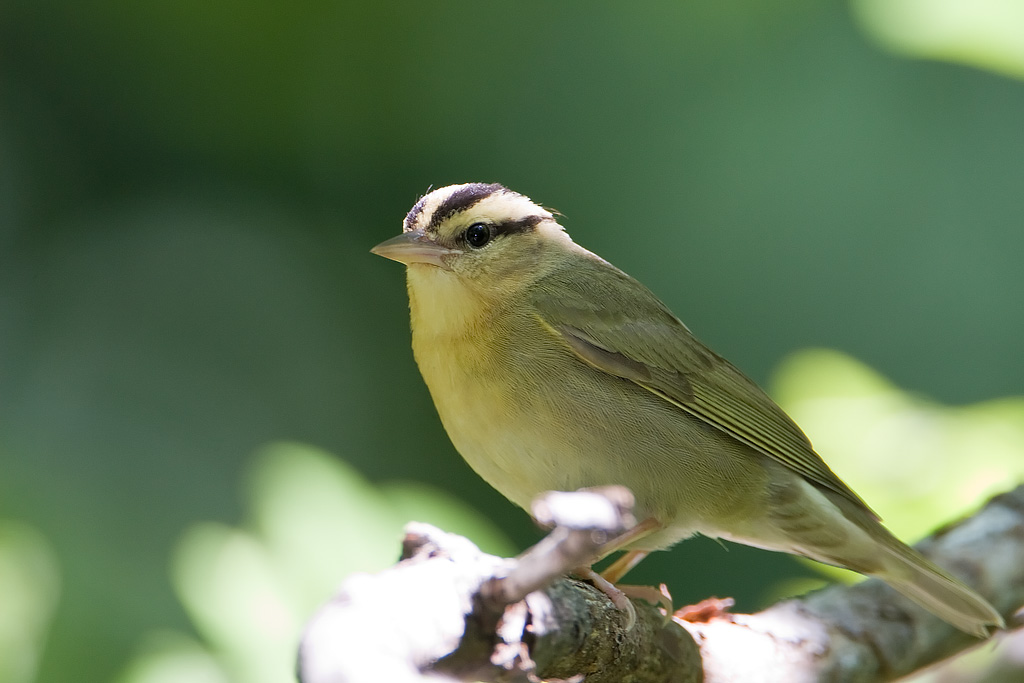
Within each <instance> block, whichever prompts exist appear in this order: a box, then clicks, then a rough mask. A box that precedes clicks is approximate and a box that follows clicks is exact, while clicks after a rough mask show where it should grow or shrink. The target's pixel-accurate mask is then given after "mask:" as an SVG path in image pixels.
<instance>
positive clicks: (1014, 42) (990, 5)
mask: <svg viewBox="0 0 1024 683" xmlns="http://www.w3.org/2000/svg"><path fill="white" fill-rule="evenodd" d="M853 8H854V10H855V12H854V13H855V14H856V15H857V17H858V18H859V19H860V21H861V23H862V24H863V25H864V28H865V29H866V30H867V32H868V33H869V34H870V35H872V36H873V37H874V38H875V39H876V40H878V41H879V42H880V43H882V44H883V45H885V46H887V47H888V48H890V49H891V50H893V51H895V52H900V53H903V54H906V55H909V56H912V57H924V58H928V59H938V60H942V61H947V62H958V63H961V64H967V65H970V66H975V67H979V68H982V69H989V70H991V71H995V72H997V73H1001V74H1004V75H1006V76H1014V77H1016V78H1024V3H1022V2H1020V0H854V3H853Z"/></svg>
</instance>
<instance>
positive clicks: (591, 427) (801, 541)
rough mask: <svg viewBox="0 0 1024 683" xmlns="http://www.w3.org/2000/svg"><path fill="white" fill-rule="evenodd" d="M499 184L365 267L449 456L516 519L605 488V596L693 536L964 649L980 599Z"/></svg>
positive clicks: (982, 632)
mask: <svg viewBox="0 0 1024 683" xmlns="http://www.w3.org/2000/svg"><path fill="white" fill-rule="evenodd" d="M556 215H558V214H556V213H555V212H553V211H551V210H548V209H546V208H543V207H542V206H541V205H539V204H537V203H535V202H534V201H533V200H531V199H530V198H529V197H527V196H525V195H523V194H520V193H518V192H515V191H513V190H510V189H508V188H506V187H505V186H503V185H501V184H498V183H465V184H457V185H449V186H447V187H442V188H439V189H436V190H433V191H429V192H428V193H427V194H425V195H424V196H422V197H421V198H420V199H419V200H418V201H417V202H416V203H415V205H414V206H413V207H412V209H411V210H410V211H409V212H408V214H407V215H406V216H405V220H404V222H403V230H402V233H401V234H399V235H398V236H397V237H393V238H391V239H389V240H386V241H384V242H382V243H380V244H378V245H377V246H375V247H374V248H373V249H372V250H371V251H372V252H373V253H374V254H377V255H379V256H383V257H385V258H388V259H391V260H394V261H398V262H400V263H402V264H404V265H405V266H406V285H407V292H408V297H409V309H410V327H411V335H412V350H413V355H414V357H415V359H416V363H417V365H418V366H419V370H420V373H421V374H422V376H423V380H424V381H425V383H426V385H427V388H428V390H429V392H430V396H431V398H432V400H433V402H434V405H435V407H436V409H437V413H438V415H439V417H440V419H441V422H442V424H443V425H444V428H445V430H446V432H447V433H448V436H449V438H450V439H451V441H452V443H453V445H454V446H455V448H456V450H458V452H459V453H460V454H461V455H462V457H463V458H464V459H465V460H466V462H467V463H468V464H469V465H470V466H471V467H472V468H473V470H475V471H476V472H477V473H478V474H479V475H480V476H481V477H482V478H483V479H484V480H486V481H487V482H488V483H489V484H490V485H491V486H493V487H494V488H495V489H497V490H498V491H499V492H500V493H501V494H503V495H504V496H505V497H506V498H508V499H509V500H510V501H512V502H513V503H514V504H516V505H518V506H520V507H522V508H524V509H527V510H528V509H529V504H530V501H531V500H532V499H533V498H534V497H535V496H537V495H538V494H540V493H542V492H545V491H549V490H558V491H573V490H577V489H581V488H588V487H597V486H606V485H622V486H625V487H627V488H629V489H630V490H631V491H632V492H633V495H634V497H635V510H634V512H635V515H636V517H637V519H638V520H641V521H640V523H639V524H638V525H637V526H636V527H635V528H634V529H633V530H632V531H631V532H627V535H626V536H625V537H623V538H622V539H620V540H619V543H618V544H616V545H613V546H611V547H612V548H613V549H615V550H624V551H626V553H625V554H624V555H622V557H621V558H620V559H619V560H618V561H617V562H616V563H614V564H613V565H612V567H610V568H609V569H608V570H607V571H606V572H605V573H604V574H603V576H604V577H605V578H606V579H608V581H609V582H615V581H618V580H619V579H621V578H622V576H623V575H624V573H625V572H626V571H629V569H630V568H632V567H633V566H634V565H635V564H636V563H637V562H639V561H640V560H641V559H643V558H644V557H645V556H646V555H647V554H648V553H650V552H653V551H657V550H663V549H667V548H669V547H670V546H672V545H674V544H676V543H677V542H679V541H681V540H683V539H686V538H688V537H691V536H693V535H695V534H702V535H705V536H709V537H711V538H719V539H725V540H729V541H734V542H738V543H742V544H746V545H750V546H754V547H758V548H764V549H768V550H774V551H781V552H786V553H791V554H795V555H800V556H804V557H807V558H810V559H813V560H816V561H819V562H823V563H826V564H831V565H835V566H839V567H844V568H847V569H851V570H853V571H856V572H859V573H861V574H864V575H868V576H873V577H877V578H879V579H881V580H883V581H885V582H886V583H888V584H889V585H890V586H891V587H892V588H894V589H895V590H897V591H898V592H900V593H902V594H903V595H905V596H906V597H908V598H910V599H911V600H912V601H914V602H916V603H918V604H919V605H921V606H922V607H924V608H925V609H926V610H928V611H930V612H931V613H933V614H934V615H936V616H937V617H939V618H941V619H943V620H944V621H946V622H948V623H949V624H951V625H952V626H954V627H956V628H958V629H960V630H962V631H964V632H966V633H969V634H971V635H974V636H977V637H986V636H987V635H988V634H989V628H990V627H999V628H1001V627H1004V621H1003V618H1002V617H1001V615H1000V614H999V613H998V612H997V611H996V610H995V609H994V608H993V607H992V606H991V605H990V604H989V603H988V602H987V601H986V600H984V599H983V598H982V597H981V596H979V595H978V594H977V593H975V592H974V591H973V590H971V589H970V588H968V587H967V586H966V585H964V584H963V583H962V582H960V581H959V580H958V579H956V578H954V577H953V576H952V575H950V574H949V573H948V572H946V571H945V570H943V569H940V568H939V567H938V566H937V565H935V564H934V563H932V562H931V561H929V560H928V559H926V558H925V557H924V556H922V555H921V554H920V553H919V552H917V551H916V550H914V549H912V548H911V547H909V546H908V545H906V544H904V543H903V542H902V541H900V540H899V539H897V538H896V537H895V536H894V535H893V534H891V533H890V532H889V531H888V530H887V529H886V528H885V527H884V526H883V525H882V524H881V523H880V520H879V517H878V516H877V515H876V514H875V513H874V512H873V511H872V510H871V509H870V508H869V507H868V506H867V504H866V503H865V502H864V501H863V500H862V499H861V498H860V497H859V496H858V495H857V494H856V493H854V491H853V490H852V489H851V488H850V487H848V486H847V485H846V484H845V483H843V481H842V480H841V479H840V478H839V477H838V476H837V475H836V474H835V473H834V472H833V471H832V470H831V469H830V468H829V467H828V465H827V464H826V463H825V462H824V460H823V459H822V458H821V457H820V456H819V455H818V454H817V453H816V452H815V450H814V448H813V447H812V445H811V442H810V440H809V439H808V438H807V436H805V435H804V433H803V431H801V429H800V428H799V427H798V426H797V425H796V423H795V422H794V421H793V420H792V419H791V418H790V417H789V416H788V415H787V414H786V413H785V412H783V410H782V409H781V408H780V407H779V406H778V405H777V404H776V403H775V402H774V401H772V399H771V398H769V397H768V395H767V394H766V393H765V392H764V391H763V390H762V389H761V388H759V387H758V386H757V384H755V383H754V382H753V381H752V380H750V379H748V378H747V377H746V375H744V374H743V373H742V372H741V371H740V370H738V369H737V368H736V367H735V366H733V365H732V364H731V363H729V362H728V361H727V360H725V359H724V358H723V357H721V356H720V355H718V354H717V353H715V352H714V351H712V350H711V349H709V348H708V347H707V346H705V345H704V344H703V343H701V342H700V341H698V340H697V338H696V337H695V336H694V335H693V334H692V333H691V332H690V330H689V329H688V328H687V327H686V325H685V324H683V322H681V321H680V320H679V318H677V317H676V316H675V314H673V313H672V312H671V311H670V310H669V308H668V307H667V306H666V305H665V304H664V303H662V302H661V300H659V299H658V298H657V297H656V296H655V295H654V294H653V293H652V292H651V291H650V290H649V289H647V288H646V287H645V286H644V285H642V284H641V283H640V282H638V281H637V280H635V279H634V278H632V277H630V276H629V275H627V274H626V273H624V272H623V271H621V270H619V269H618V268H616V267H615V266H613V265H612V264H611V263H609V262H608V261H606V260H604V259H603V258H601V257H600V256H598V255H596V254H594V253H592V252H590V251H588V250H586V249H584V248H583V247H581V246H579V245H578V244H576V242H574V241H573V240H572V238H571V237H570V236H569V234H568V233H567V232H566V230H565V229H564V228H563V227H562V225H561V224H560V223H559V222H558V221H559V219H558V218H556Z"/></svg>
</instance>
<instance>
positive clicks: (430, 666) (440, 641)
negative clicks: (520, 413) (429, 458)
mask: <svg viewBox="0 0 1024 683" xmlns="http://www.w3.org/2000/svg"><path fill="white" fill-rule="evenodd" d="M631 505H632V497H631V496H630V495H629V494H628V491H625V490H624V489H622V488H621V487H607V488H605V489H601V490H590V491H580V492H576V493H550V494H546V495H545V496H543V497H541V498H540V499H538V501H537V502H536V503H535V507H534V515H535V517H537V518H538V519H541V520H546V521H547V522H548V523H549V524H550V525H552V526H553V527H554V528H553V530H552V531H551V533H550V534H549V535H548V536H547V537H546V538H545V539H543V540H542V541H541V542H540V543H538V544H537V545H536V546H534V547H533V548H531V549H530V550H528V551H527V552H525V553H524V554H523V555H521V556H520V557H519V558H516V559H502V558H498V557H494V556H492V555H486V554H484V553H481V552H480V551H479V550H478V549H477V548H476V547H475V546H474V545H473V544H472V543H470V542H469V541H468V540H466V539H465V538H462V537H460V536H455V535H452V534H446V533H444V532H442V531H440V530H438V529H436V528H434V527H430V526H428V525H424V524H416V523H413V524H410V525H409V526H408V527H407V528H406V538H405V542H404V552H403V559H402V560H401V561H400V562H399V563H398V564H397V565H396V566H394V567H392V568H390V569H387V570H385V571H383V572H380V573H379V574H376V575H356V576H352V577H350V578H349V579H348V580H346V581H345V583H344V585H343V586H342V588H341V591H340V592H339V594H338V595H337V596H336V597H335V598H334V599H333V600H331V602H329V603H328V604H327V605H325V606H324V607H323V608H321V610H320V611H319V612H318V613H317V614H316V615H315V616H314V617H313V619H312V620H311V621H310V623H309V625H308V626H307V630H306V633H305V636H304V637H303V641H302V645H301V648H300V653H299V675H300V680H301V681H302V682H303V683H369V682H371V681H372V682H374V683H376V682H377V681H389V682H393V683H412V682H413V681H416V682H421V681H476V680H482V681H498V682H501V683H513V682H527V681H540V680H556V679H557V680H574V681H582V680H583V677H585V678H586V681H587V683H601V682H602V681H614V682H621V683H656V682H657V683H661V682H664V681H671V682H672V683H684V682H688V681H694V682H696V681H702V680H703V681H707V683H727V682H732V681H737V682H739V681H751V680H757V681H764V682H766V683H771V682H773V681H779V682H780V683H781V682H783V681H785V682H786V683H811V682H816V681H858V682H859V683H867V682H870V681H889V680H892V679H894V678H897V677H900V676H904V675H906V674H908V673H911V672H913V671H916V670H918V669H921V668H923V667H925V666H927V665H929V664H932V663H934V662H936V661H939V660H941V659H943V658H946V657H948V656H950V655H953V654H955V653H957V652H960V651H962V650H964V649H966V648H968V647H971V646H973V645H976V644H977V643H978V642H979V641H978V640H977V639H974V638H971V637H970V636H967V635H965V634H963V633H960V632H959V631H957V630H956V629H954V628H953V627H952V626H949V625H948V624H946V623H944V622H942V621H940V620H939V619H937V618H936V617H934V616H932V615H931V614H929V613H927V612H925V611H924V610H922V609H921V608H919V607H917V606H916V605H914V604H913V603H911V602H909V601H908V600H906V599H905V598H903V597H902V596H900V595H899V594H897V593H896V592H895V591H893V590H892V589H890V588H889V587H888V586H886V585H885V584H884V583H882V582H881V581H877V580H874V579H872V580H867V581H864V582H862V583H859V584H857V585H855V586H834V587H831V588H828V589H825V590H821V591H817V592H815V593H812V594H810V595H807V596H804V597H802V598H799V599H794V600H787V601H784V602H781V603H779V604H776V605H774V606H772V607H770V608H768V609H766V610H764V611H763V612H760V613H757V614H752V615H724V616H719V617H715V618H712V619H711V620H709V621H708V622H706V623H684V622H679V623H677V622H676V621H672V620H669V619H667V618H666V617H665V616H664V614H663V613H662V612H661V611H659V610H658V609H657V608H655V607H653V606H651V605H648V604H647V603H645V602H643V601H635V606H636V612H637V622H636V624H635V626H634V627H633V628H632V629H627V628H625V626H626V621H627V615H626V614H625V613H624V612H623V611H622V610H619V609H617V608H615V607H614V606H612V605H611V603H610V601H609V599H608V598H607V597H606V596H605V595H604V594H603V593H601V592H600V591H598V590H597V589H595V588H594V587H593V586H591V585H590V584H588V583H585V582H583V581H580V580H577V579H573V578H564V574H565V573H566V572H568V571H570V570H571V569H572V568H574V567H577V566H580V565H586V564H588V563H589V562H591V561H592V560H593V559H595V558H596V556H597V553H598V552H599V548H600V547H601V546H602V545H603V544H604V542H605V541H607V540H608V539H610V538H614V537H615V536H617V535H619V534H620V533H622V532H623V531H624V530H626V529H628V528H629V527H630V526H632V524H633V523H634V522H633V519H632V515H631V514H630V508H631ZM918 549H920V550H921V551H922V552H924V554H925V555H927V556H929V557H931V558H932V559H933V560H935V561H937V562H938V563H939V564H941V565H943V566H945V567H946V568H948V569H950V570H952V571H953V572H954V573H955V574H957V575H959V576H960V577H961V578H964V579H965V580H966V581H967V583H969V584H970V585H971V586H973V587H974V588H975V589H976V590H978V591H979V592H980V593H981V594H982V595H983V596H985V597H986V598H988V599H989V600H990V601H991V602H992V603H993V605H994V606H995V607H996V608H997V609H998V610H999V611H1000V612H1001V613H1002V614H1003V615H1004V616H1005V617H1006V618H1007V621H1008V622H1011V620H1012V615H1013V613H1014V611H1015V610H1016V609H1018V608H1019V607H1020V606H1021V605H1022V604H1024V486H1022V487H1019V488H1017V489H1016V490H1014V491H1012V492H1010V493H1007V494H1004V495H1001V496H998V497H996V498H994V499H992V500H991V501H989V503H988V504H987V505H986V506H985V508H984V509H983V510H981V511H980V512H979V513H978V514H976V515H975V516H973V517H971V518H968V519H965V520H963V521H961V522H958V523H956V524H953V525H950V526H948V527H946V528H945V529H942V530H940V531H939V532H938V533H936V534H935V535H933V536H932V537H930V538H929V539H927V540H925V541H924V542H922V543H921V544H919V545H918Z"/></svg>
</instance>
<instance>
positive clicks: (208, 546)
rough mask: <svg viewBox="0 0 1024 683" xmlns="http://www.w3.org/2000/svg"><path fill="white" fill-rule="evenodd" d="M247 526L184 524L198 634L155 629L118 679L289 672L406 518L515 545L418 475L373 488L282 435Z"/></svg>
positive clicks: (261, 475) (250, 682)
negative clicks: (309, 633) (337, 593)
mask: <svg viewBox="0 0 1024 683" xmlns="http://www.w3.org/2000/svg"><path fill="white" fill-rule="evenodd" d="M246 494H247V509H248V512H249V518H248V520H247V522H246V523H245V525H244V526H243V527H242V528H235V527H230V526H227V525H223V524H214V523H202V524H197V525H195V526H193V527H192V528H190V529H189V530H188V531H187V532H186V533H185V535H184V537H183V538H182V540H181V542H180V543H179V546H178V549H177V553H176V556H175V560H174V567H173V572H172V574H173V579H174V586H175V589H176V591H177V593H178V596H179V597H180V599H181V601H182V604H183V605H184V606H185V608H186V610H187V612H188V614H189V615H190V617H191V618H192V621H193V623H194V624H195V627H196V629H197V630H198V631H199V633H200V634H201V635H202V637H203V643H202V644H199V645H196V644H191V643H188V642H187V641H186V640H184V639H183V637H178V638H175V637H171V638H170V640H168V636H167V634H163V635H159V636H153V639H152V640H151V641H150V642H149V643H148V644H144V645H143V647H142V649H141V652H140V653H139V655H138V656H137V657H136V659H135V660H134V661H133V662H132V663H131V664H130V665H129V667H128V668H127V669H126V670H125V673H124V675H123V677H122V683H162V682H163V681H165V680H167V681H169V680H172V676H173V675H177V672H182V671H190V670H195V671H196V672H197V673H196V676H197V677H199V678H197V679H193V678H187V677H186V678H182V679H180V680H204V681H205V680H210V681H220V680H229V681H237V682H239V683H276V682H281V683H284V682H285V681H289V680H292V675H293V674H292V672H293V671H294V665H295V656H296V652H297V647H298V642H299V636H300V633H301V629H302V627H303V624H304V623H305V621H306V620H307V619H308V618H309V616H310V614H311V613H312V611H313V609H314V608H315V607H317V606H318V605H320V604H322V603H323V602H325V601H326V600H327V599H328V598H329V597H330V595H331V594H332V593H333V592H334V590H335V589H336V588H337V587H338V585H339V584H340V582H341V581H342V579H344V577H345V576H346V575H348V574H351V573H353V572H359V571H366V572H369V571H377V570H380V569H383V568H384V567H387V566H389V565H391V564H393V563H394V562H395V561H396V559H397V558H398V555H399V552H400V548H401V539H402V527H403V526H404V524H405V523H406V522H408V521H411V520H422V521H428V522H432V523H435V524H442V525H445V526H446V528H447V529H448V530H451V531H455V532H457V533H466V534H468V535H470V536H471V537H472V538H473V539H474V540H477V541H479V542H480V543H481V545H483V546H484V547H487V548H492V549H497V550H499V551H501V552H509V551H510V548H511V544H510V543H509V542H508V541H507V540H506V539H504V538H503V537H502V535H501V533H500V532H499V531H498V530H497V529H496V528H495V527H494V526H493V525H491V524H490V523H489V522H487V521H486V520H483V519H482V518H481V516H480V515H479V513H477V512H476V511H474V510H472V509H471V508H469V507H468V506H466V505H465V504H463V503H461V502H459V501H456V500H454V499H452V498H451V497H450V496H448V495H446V494H444V493H443V492H441V491H439V490H437V489H433V488H430V487H427V486H422V485H418V484H390V485H385V486H383V487H376V486H374V485H372V484H370V483H369V482H367V481H366V480H365V479H364V478H363V477H362V476H361V475H360V474H359V473H358V472H356V471H355V470H354V469H352V468H351V467H350V466H349V465H347V464H345V463H342V462H341V461H339V460H338V459H336V458H333V457H332V456H330V455H329V454H327V453H325V452H324V451H321V450H319V449H316V448H313V447H311V446H306V445H302V444H295V443H279V444H274V445H271V446H268V447H266V448H265V449H263V450H262V451H261V452H260V453H259V454H258V455H257V457H256V458H255V459H254V461H253V467H252V471H251V473H250V476H249V477H248V485H247V487H246Z"/></svg>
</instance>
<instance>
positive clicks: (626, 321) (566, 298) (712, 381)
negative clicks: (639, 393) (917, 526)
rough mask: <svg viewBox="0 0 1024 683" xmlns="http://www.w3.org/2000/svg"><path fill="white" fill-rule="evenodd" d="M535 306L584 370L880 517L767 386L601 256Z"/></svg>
mask: <svg viewBox="0 0 1024 683" xmlns="http://www.w3.org/2000/svg"><path fill="white" fill-rule="evenodd" d="M532 303H533V305H534V307H535V310H536V311H537V315H538V316H539V318H540V320H541V321H542V322H543V323H544V325H545V326H546V327H547V328H548V329H549V330H550V331H551V332H552V333H553V334H555V335H557V336H559V337H560V338H561V339H562V340H563V341H564V342H565V343H566V344H567V345H568V346H569V348H570V349H572V351H573V352H574V353H575V354H576V355H577V356H579V357H580V358H581V359H582V360H584V361H585V362H587V363H589V364H590V365H592V366H594V367H595V368H598V369H599V370H603V371H604V372H607V373H610V374H612V375H616V376H618V377H622V378H624V379H628V380H630V381H633V382H635V383H637V384H639V385H640V386H642V387H644V388H645V389H647V390H649V391H651V392H653V393H654V394H656V395H658V396H661V397H662V398H664V399H665V400H667V401H669V402H671V403H673V404H674V405H676V406H678V407H679V408H681V409H682V410H684V411H686V412H687V413H689V414H691V415H693V416H694V417H697V418H699V419H700V420H703V421H704V422H706V423H707V424H709V425H711V426H713V427H716V428H718V429H720V430H722V431H723V432H725V433H726V434H728V435H730V436H732V437H733V438H734V439H736V440H738V441H741V442H743V443H745V444H747V445H748V446H751V447H753V448H755V449H756V450H758V451H760V452H761V453H763V454H765V455H767V456H769V457H770V458H773V459H775V460H777V461H778V462H780V463H782V464H783V465H785V466H786V467H789V468H790V469H792V470H793V471H795V472H797V473H799V474H800V475H802V476H803V477H805V478H806V479H808V480H809V481H812V482H814V483H816V484H818V485H820V486H823V487H825V488H827V489H830V490H832V491H835V492H836V493H838V494H840V495H842V496H844V497H846V498H848V499H849V500H851V501H853V502H854V503H856V504H857V505H859V506H862V507H863V508H864V509H865V510H867V511H868V512H869V513H871V514H872V515H874V513H873V512H871V510H870V508H868V507H867V505H866V504H865V503H864V501H862V500H861V499H860V497H858V496H857V494H856V493H854V492H853V491H852V490H851V489H850V488H849V487H848V486H847V485H846V484H844V483H843V482H842V480H840V479H839V477H837V476H836V475H835V473H833V472H832V470H830V469H829V467H828V465H826V464H825V462H824V461H823V460H822V459H821V457H820V456H819V455H818V454H817V453H815V452H814V448H813V447H812V446H811V442H810V440H808V438H807V437H806V436H805V435H804V433H803V432H802V431H801V430H800V428H799V427H797V425H796V424H795V423H794V422H793V421H792V420H791V419H790V418H789V416H788V415H786V413H784V412H783V411H782V409H781V408H779V406H777V405H776V404H775V402H774V401H772V400H771V399H770V398H769V397H768V395H767V394H765V393H764V391H762V390H761V388H760V387H758V386H757V385H756V384H754V382H752V381H751V380H750V379H748V378H747V377H746V376H745V375H744V374H743V373H742V372H740V371H739V370H737V369H736V368H735V367H734V366H733V365H732V364H731V363H729V362H728V361H726V360H725V359H724V358H722V357H721V356H719V355H718V354H716V353H714V352H713V351H711V350H710V349H709V348H707V347H706V346H704V345H703V344H702V343H701V342H700V341H698V340H697V339H696V338H695V337H694V336H693V334H691V332H690V330H689V329H687V327H686V326H685V325H684V324H683V323H682V322H681V321H680V320H679V319H678V318H676V317H675V316H674V315H673V314H672V312H671V311H669V310H668V308H667V307H666V306H665V305H664V304H663V303H662V302H661V301H660V300H658V298H657V297H655V296H654V294H652V293H651V292H650V290H648V289H647V288H646V287H644V286H643V285H642V284H640V283H639V282H637V281H636V280H634V279H633V278H631V277H629V276H628V275H626V274H625V273H623V272H622V271H620V270H618V269H617V268H615V267H614V266H612V265H611V264H609V263H607V262H605V261H603V260H601V259H600V258H598V257H596V256H595V257H593V258H587V259H586V260H585V262H584V263H580V262H579V261H576V260H574V262H573V263H572V265H571V268H570V267H568V266H566V267H563V268H560V269H557V270H555V271H554V272H552V273H549V274H548V275H546V276H545V277H544V278H542V279H541V280H539V281H538V282H537V283H536V285H535V287H534V288H533V290H532ZM876 517H877V516H876Z"/></svg>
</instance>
